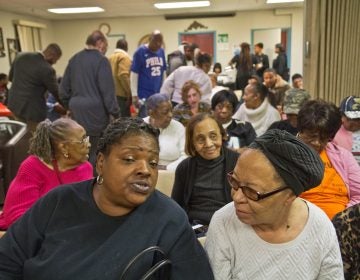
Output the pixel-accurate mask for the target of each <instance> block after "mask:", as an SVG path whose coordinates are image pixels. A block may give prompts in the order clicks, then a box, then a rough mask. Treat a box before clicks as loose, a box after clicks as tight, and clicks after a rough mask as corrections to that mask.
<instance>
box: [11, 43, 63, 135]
mask: <svg viewBox="0 0 360 280" xmlns="http://www.w3.org/2000/svg"><path fill="white" fill-rule="evenodd" d="M60 57H61V49H60V47H59V45H57V44H50V45H48V46H47V47H46V48H45V50H44V51H42V52H24V53H20V54H19V55H17V57H16V58H15V60H14V63H13V64H12V66H11V68H10V73H9V81H10V82H12V85H11V88H10V91H9V100H8V107H9V109H10V110H11V111H12V113H13V115H14V117H15V119H16V120H18V121H21V122H24V123H26V124H27V127H28V129H29V131H31V132H34V131H35V129H36V126H37V124H38V123H39V122H41V121H43V120H45V119H46V113H47V107H46V96H45V94H46V92H47V91H49V92H51V93H52V94H53V95H54V97H55V99H56V100H57V101H59V102H60V100H59V87H58V84H57V82H56V73H55V70H54V68H52V65H53V64H55V63H56V62H57V61H58V60H59V58H60Z"/></svg>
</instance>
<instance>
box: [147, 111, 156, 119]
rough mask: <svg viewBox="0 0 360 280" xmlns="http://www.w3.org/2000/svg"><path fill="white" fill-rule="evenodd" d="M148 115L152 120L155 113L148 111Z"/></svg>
mask: <svg viewBox="0 0 360 280" xmlns="http://www.w3.org/2000/svg"><path fill="white" fill-rule="evenodd" d="M148 114H149V116H150V117H151V118H154V114H155V111H154V110H151V109H149V110H148Z"/></svg>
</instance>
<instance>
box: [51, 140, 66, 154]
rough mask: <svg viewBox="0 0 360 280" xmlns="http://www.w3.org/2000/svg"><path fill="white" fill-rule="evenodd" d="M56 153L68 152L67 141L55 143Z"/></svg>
mask: <svg viewBox="0 0 360 280" xmlns="http://www.w3.org/2000/svg"><path fill="white" fill-rule="evenodd" d="M54 153H55V154H57V153H61V154H66V153H67V147H66V143H63V142H59V143H55V145H54Z"/></svg>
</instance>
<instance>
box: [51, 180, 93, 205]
mask: <svg viewBox="0 0 360 280" xmlns="http://www.w3.org/2000/svg"><path fill="white" fill-rule="evenodd" d="M92 182H93V179H88V180H85V181H81V182H74V183H69V184H66V185H61V186H59V187H56V188H54V189H52V190H50V191H49V192H48V193H47V194H46V195H45V197H47V196H48V197H49V198H48V199H55V200H61V201H67V200H68V199H72V198H73V197H74V195H75V196H78V197H79V196H81V197H83V196H84V195H86V196H87V194H88V188H90V185H91V184H92ZM70 197H71V198H70Z"/></svg>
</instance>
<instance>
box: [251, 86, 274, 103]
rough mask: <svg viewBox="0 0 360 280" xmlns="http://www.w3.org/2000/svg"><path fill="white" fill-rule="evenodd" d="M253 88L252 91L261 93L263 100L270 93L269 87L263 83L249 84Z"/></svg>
mask: <svg viewBox="0 0 360 280" xmlns="http://www.w3.org/2000/svg"><path fill="white" fill-rule="evenodd" d="M248 87H250V88H251V91H252V92H254V93H256V94H259V95H260V99H261V101H263V100H264V99H265V98H266V97H267V96H268V94H269V92H268V89H267V87H266V86H265V85H264V84H262V83H254V84H250V85H248Z"/></svg>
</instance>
